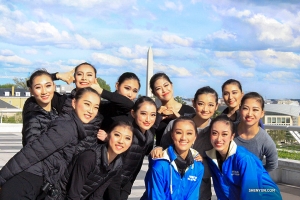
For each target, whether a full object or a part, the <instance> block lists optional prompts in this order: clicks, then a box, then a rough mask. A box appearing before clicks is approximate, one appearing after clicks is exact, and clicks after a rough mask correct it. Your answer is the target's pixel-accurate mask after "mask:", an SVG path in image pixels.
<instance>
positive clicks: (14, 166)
mask: <svg viewBox="0 0 300 200" xmlns="http://www.w3.org/2000/svg"><path fill="white" fill-rule="evenodd" d="M99 104H100V97H99V94H98V93H97V92H96V91H95V90H94V89H92V88H82V89H80V90H78V92H77V93H76V95H75V98H74V99H73V100H72V106H73V109H74V110H73V111H72V112H71V113H69V114H65V115H62V116H59V117H58V118H56V119H55V120H54V121H53V122H52V123H51V125H50V127H49V129H48V130H47V131H46V132H44V133H42V134H41V135H40V136H39V137H37V138H36V139H35V140H33V141H32V142H29V143H27V144H26V145H25V146H24V147H23V148H22V149H21V150H20V151H19V152H18V153H17V154H16V155H14V156H13V157H12V158H11V159H10V160H9V161H8V162H7V163H6V165H5V166H3V168H2V169H1V170H0V187H1V186H2V185H3V186H2V189H1V190H0V199H36V198H37V197H38V196H39V195H40V193H41V191H43V192H44V193H47V194H48V195H49V196H50V197H56V196H57V194H58V192H59V189H60V188H59V186H58V184H57V183H58V180H59V179H60V177H61V176H62V175H63V173H64V172H65V169H66V168H67V166H68V164H69V163H70V162H71V160H72V158H73V156H74V154H75V151H76V148H77V145H78V143H79V142H80V141H81V140H83V139H84V138H86V136H87V134H86V130H85V128H84V124H88V123H90V122H91V121H92V120H93V119H94V118H95V117H96V115H97V113H98V109H99ZM37 163H38V164H37ZM36 166H39V167H41V169H39V171H42V172H43V174H42V176H41V175H40V174H35V173H32V172H27V171H32V170H29V169H31V168H32V167H36ZM45 195H46V194H44V196H45ZM39 197H40V196H39ZM41 198H42V197H41Z"/></svg>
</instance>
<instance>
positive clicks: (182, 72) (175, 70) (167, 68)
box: [154, 63, 192, 77]
mask: <svg viewBox="0 0 300 200" xmlns="http://www.w3.org/2000/svg"><path fill="white" fill-rule="evenodd" d="M154 69H155V70H156V71H163V72H166V73H167V74H170V75H174V76H180V77H184V76H192V74H191V73H190V72H189V71H188V70H187V69H186V68H184V67H177V66H175V65H165V64H161V63H154Z"/></svg>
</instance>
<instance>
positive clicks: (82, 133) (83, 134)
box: [71, 110, 87, 140]
mask: <svg viewBox="0 0 300 200" xmlns="http://www.w3.org/2000/svg"><path fill="white" fill-rule="evenodd" d="M71 116H72V118H73V119H74V121H75V124H76V126H77V133H78V139H79V140H82V139H84V138H85V137H86V136H87V134H86V131H85V129H84V126H83V123H82V121H81V120H80V119H79V118H78V116H77V115H76V113H75V111H74V110H73V111H72V113H71Z"/></svg>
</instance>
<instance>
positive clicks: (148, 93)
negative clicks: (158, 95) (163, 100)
mask: <svg viewBox="0 0 300 200" xmlns="http://www.w3.org/2000/svg"><path fill="white" fill-rule="evenodd" d="M152 76H153V52H152V49H151V47H149V49H148V54H147V78H146V96H147V97H152V96H153V95H152V92H151V89H150V79H151V77H152Z"/></svg>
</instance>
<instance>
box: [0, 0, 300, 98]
mask: <svg viewBox="0 0 300 200" xmlns="http://www.w3.org/2000/svg"><path fill="white" fill-rule="evenodd" d="M0 16H1V18H0V38H1V40H0V70H2V73H1V75H0V84H5V83H13V81H12V79H13V78H14V77H17V78H27V77H29V76H30V74H31V73H32V72H34V70H36V69H39V68H45V69H47V70H48V71H49V72H57V71H60V72H65V71H69V70H71V69H72V68H73V67H75V66H76V65H78V64H80V63H82V62H89V63H91V64H93V65H94V66H95V67H96V68H97V71H98V72H97V77H100V78H102V79H104V80H105V81H106V82H107V83H108V84H109V85H110V87H111V88H112V90H113V89H114V85H115V82H116V81H117V79H118V77H119V76H120V75H121V74H122V73H123V72H126V71H130V72H134V73H136V74H137V75H138V77H139V78H140V80H141V90H140V92H139V94H141V95H145V94H146V73H147V70H146V68H147V51H148V48H149V47H151V48H152V50H153V57H154V63H153V68H154V73H155V72H161V71H163V72H165V73H166V74H167V75H169V76H170V78H171V81H172V82H173V85H174V96H181V97H183V98H191V97H193V96H194V93H195V92H196V90H197V89H198V88H200V87H203V86H206V85H209V86H211V87H212V88H214V89H215V90H216V91H217V92H218V94H219V97H221V85H222V83H223V82H224V81H226V80H228V79H230V78H234V79H237V80H239V81H240V82H241V83H242V87H243V90H244V93H246V92H250V91H256V92H259V93H260V94H261V95H262V96H263V97H264V98H267V99H300V92H299V88H300V55H299V52H300V28H299V27H300V5H299V3H297V1H295V0H286V1H284V0H273V1H271V0H262V1H259V0H243V1H238V0H223V1H218V0H191V1H180V0H178V1H158V0H155V1H150V0H148V1H135V0H128V1H122V0H115V1H113V2H111V1H106V0H93V1H91V2H89V4H87V3H86V2H85V1H84V0H79V1H76V2H74V1H71V0H62V1H57V0H31V1H28V0H19V1H16V0H10V1H8V0H0ZM59 69H60V70H59ZM56 84H58V85H59V84H63V83H61V81H58V83H56Z"/></svg>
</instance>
